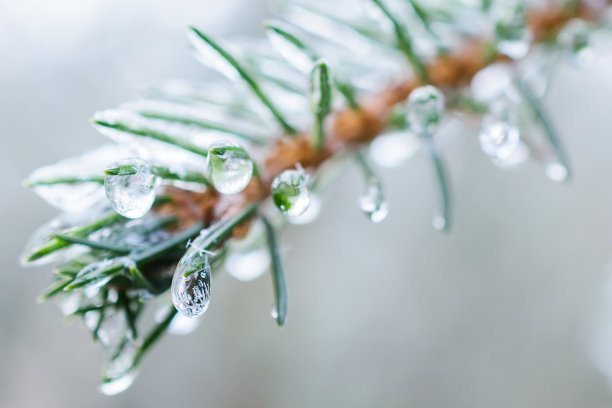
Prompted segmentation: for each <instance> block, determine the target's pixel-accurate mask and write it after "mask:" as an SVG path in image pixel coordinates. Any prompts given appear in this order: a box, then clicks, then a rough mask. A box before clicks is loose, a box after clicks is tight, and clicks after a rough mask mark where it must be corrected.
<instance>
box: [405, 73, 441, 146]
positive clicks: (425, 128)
mask: <svg viewBox="0 0 612 408" xmlns="http://www.w3.org/2000/svg"><path fill="white" fill-rule="evenodd" d="M443 113H444V95H443V94H442V92H440V90H439V89H438V88H436V87H435V86H431V85H426V86H421V87H419V88H416V89H415V90H413V91H412V92H411V93H410V96H409V97H408V122H409V123H410V129H412V131H413V132H415V133H416V134H418V135H424V134H428V133H432V132H433V131H434V130H435V129H436V128H437V127H438V125H439V124H440V121H441V120H442V115H443Z"/></svg>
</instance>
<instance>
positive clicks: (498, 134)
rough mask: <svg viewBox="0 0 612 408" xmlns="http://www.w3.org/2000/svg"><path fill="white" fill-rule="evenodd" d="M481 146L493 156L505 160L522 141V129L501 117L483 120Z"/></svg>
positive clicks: (487, 153)
mask: <svg viewBox="0 0 612 408" xmlns="http://www.w3.org/2000/svg"><path fill="white" fill-rule="evenodd" d="M479 139H480V147H481V149H482V151H483V152H484V153H485V154H486V155H488V156H489V157H491V158H494V159H499V160H505V159H506V158H508V157H510V155H512V153H513V152H514V151H515V150H516V148H517V147H518V145H519V143H520V131H519V129H518V127H517V126H514V125H512V124H510V123H508V122H506V121H503V120H499V119H490V120H489V119H487V118H485V119H484V120H483V127H482V129H481V130H480V136H479Z"/></svg>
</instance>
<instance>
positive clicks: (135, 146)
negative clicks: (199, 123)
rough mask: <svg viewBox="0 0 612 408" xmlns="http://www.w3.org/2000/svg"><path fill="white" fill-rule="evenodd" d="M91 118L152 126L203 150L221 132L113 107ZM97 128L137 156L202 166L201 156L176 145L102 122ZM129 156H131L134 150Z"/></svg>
mask: <svg viewBox="0 0 612 408" xmlns="http://www.w3.org/2000/svg"><path fill="white" fill-rule="evenodd" d="M94 119H95V120H99V121H103V122H108V123H111V124H117V123H121V124H125V125H127V126H129V127H130V128H134V129H141V130H153V131H156V132H160V133H164V134H167V135H169V136H172V137H175V138H176V139H178V140H183V141H186V142H189V143H191V144H193V145H195V146H197V147H198V148H201V149H202V150H206V147H207V146H208V145H209V144H210V143H212V142H213V141H214V140H216V139H217V138H218V137H219V135H221V133H220V132H212V131H203V130H199V129H194V128H193V127H191V126H186V125H182V124H179V123H174V124H173V123H168V122H165V121H163V120H157V119H148V118H145V117H143V116H141V115H138V114H137V113H134V112H130V111H127V110H125V109H124V110H119V109H112V110H106V111H101V112H97V113H96V114H95V116H94ZM96 128H97V129H98V131H100V133H102V134H103V135H104V136H106V137H108V138H109V139H111V140H113V141H115V142H116V143H119V144H122V145H124V146H127V147H128V148H129V149H131V150H132V151H133V152H134V153H136V154H135V155H136V156H138V157H140V158H142V159H144V160H149V161H151V162H154V163H156V164H159V165H163V166H165V167H169V168H171V169H173V168H177V167H178V168H181V167H189V168H193V169H199V171H202V170H203V169H204V163H205V159H204V157H202V156H201V155H199V154H196V153H192V152H189V151H187V150H185V149H183V148H180V147H178V146H174V145H172V144H170V143H166V142H162V141H159V140H155V139H153V138H150V137H146V136H138V135H134V134H131V133H129V132H124V131H121V130H116V129H111V128H108V127H105V126H96ZM131 156H134V154H132V155H131ZM124 157H125V156H124ZM107 164H108V163H107Z"/></svg>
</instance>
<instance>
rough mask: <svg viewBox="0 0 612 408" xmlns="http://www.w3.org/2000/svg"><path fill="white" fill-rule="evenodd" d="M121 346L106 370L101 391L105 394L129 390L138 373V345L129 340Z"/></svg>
mask: <svg viewBox="0 0 612 408" xmlns="http://www.w3.org/2000/svg"><path fill="white" fill-rule="evenodd" d="M119 347H121V349H120V350H119V351H118V354H117V355H116V356H114V357H115V358H114V359H112V360H111V361H110V363H109V364H108V366H107V367H106V369H105V370H104V374H103V377H102V384H100V391H101V392H102V393H103V394H105V395H116V394H119V393H120V392H123V391H125V390H127V389H128V388H129V387H130V385H132V383H133V382H134V380H135V379H136V376H137V375H138V368H137V367H136V365H135V361H134V359H135V357H136V355H137V350H138V349H137V347H136V345H135V344H134V343H132V342H131V341H128V342H126V343H124V344H121V345H120V346H119Z"/></svg>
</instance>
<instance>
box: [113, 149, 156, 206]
mask: <svg viewBox="0 0 612 408" xmlns="http://www.w3.org/2000/svg"><path fill="white" fill-rule="evenodd" d="M124 167H125V168H126V169H129V171H126V173H129V174H121V172H120V174H117V175H111V174H107V175H106V176H105V177H104V188H105V189H106V196H107V197H108V199H109V200H110V202H111V204H112V205H113V208H114V209H115V211H117V212H118V213H119V214H121V215H123V216H124V217H127V218H140V217H142V216H143V215H145V214H146V213H147V212H148V211H149V210H150V209H151V207H152V206H153V201H155V185H156V183H157V176H155V175H154V174H153V173H152V172H151V167H150V166H149V164H148V163H147V162H145V161H143V160H141V159H136V158H131V159H123V160H119V161H116V162H114V163H113V164H111V165H110V168H111V169H116V168H124Z"/></svg>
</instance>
